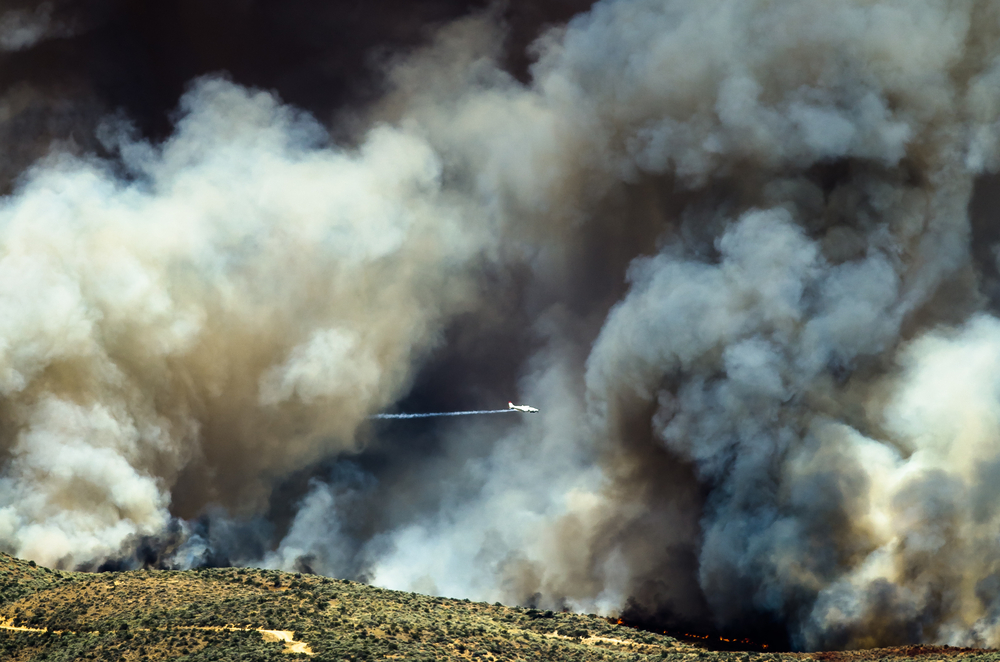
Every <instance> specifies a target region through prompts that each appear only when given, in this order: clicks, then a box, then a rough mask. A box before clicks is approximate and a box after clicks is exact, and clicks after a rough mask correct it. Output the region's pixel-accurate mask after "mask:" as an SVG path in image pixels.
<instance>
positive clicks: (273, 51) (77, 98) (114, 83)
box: [0, 0, 592, 190]
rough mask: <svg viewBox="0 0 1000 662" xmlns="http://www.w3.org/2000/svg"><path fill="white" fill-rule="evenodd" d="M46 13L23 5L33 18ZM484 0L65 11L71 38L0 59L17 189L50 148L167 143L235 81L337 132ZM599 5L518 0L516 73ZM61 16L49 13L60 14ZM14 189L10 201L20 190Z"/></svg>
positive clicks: (273, 1)
mask: <svg viewBox="0 0 1000 662" xmlns="http://www.w3.org/2000/svg"><path fill="white" fill-rule="evenodd" d="M41 4H42V3H38V2H32V3H20V4H19V5H10V4H8V7H14V6H17V7H20V8H21V10H22V11H25V12H29V13H35V12H37V11H38V7H39V5H41ZM488 4H489V3H487V2H485V1H481V0H477V1H475V2H468V1H465V0H420V1H416V2H414V1H410V0H366V1H365V2H358V1H322V0H212V2H204V1H202V0H167V1H164V2H148V1H146V0H88V1H84V2H76V3H72V4H71V3H65V2H64V3H57V4H55V6H54V8H53V9H52V11H51V18H50V23H51V25H53V26H55V27H56V28H57V30H56V32H59V33H61V34H63V35H65V36H56V37H51V38H47V39H43V40H41V41H39V42H38V43H37V44H35V45H34V46H32V47H29V48H25V49H23V50H18V51H14V52H3V51H0V91H2V94H3V97H4V99H6V100H7V104H6V106H7V108H8V109H9V110H8V112H6V113H4V114H3V116H2V117H0V146H2V148H3V150H4V153H5V158H4V160H3V165H2V167H0V176H2V179H3V180H4V181H5V182H7V183H8V184H9V182H10V179H11V178H12V177H13V176H15V175H16V174H17V173H18V172H19V171H20V170H21V169H23V168H24V167H25V166H26V165H28V164H29V163H30V162H31V161H33V160H34V159H35V158H37V156H38V155H39V154H41V153H44V151H45V150H46V149H48V145H49V144H50V142H51V140H53V139H55V140H60V141H69V142H70V145H71V147H73V146H75V147H77V148H79V149H80V150H81V151H89V150H93V149H97V148H98V146H97V144H96V142H95V141H94V139H93V135H92V130H93V127H94V126H95V125H96V123H97V122H98V121H99V120H100V118H101V117H103V116H106V115H107V114H108V113H113V112H121V113H124V114H125V115H126V116H127V117H128V118H129V119H130V120H131V121H132V122H134V123H135V124H136V125H137V126H138V127H139V129H140V131H141V132H142V133H143V134H145V135H147V136H149V137H152V138H154V139H155V138H162V137H163V136H165V135H167V134H168V133H169V131H170V126H171V124H170V114H171V112H172V110H173V109H174V108H175V106H176V103H177V100H178V98H179V97H180V95H181V94H182V93H183V91H184V89H185V87H186V86H187V85H188V84H189V82H190V81H191V80H192V79H194V78H196V77H198V76H200V75H204V74H208V73H217V72H226V73H227V74H228V75H229V76H230V77H231V78H232V79H233V80H234V81H236V82H238V83H241V84H244V85H247V86H254V87H260V88H264V89H267V90H272V91H276V92H277V93H278V94H279V95H280V96H281V98H282V99H283V100H284V101H286V102H288V103H292V104H294V105H296V106H299V107H301V108H305V109H307V110H309V111H310V112H312V113H314V114H315V115H316V116H317V117H318V118H319V119H320V120H321V121H323V122H326V123H328V124H329V123H330V122H331V120H332V118H333V117H334V116H335V115H336V114H337V113H339V112H342V111H343V110H344V109H345V107H358V106H360V105H363V104H365V103H368V102H371V101H372V100H374V99H376V98H377V97H378V96H379V94H380V92H381V86H380V80H381V77H380V73H379V72H380V69H381V67H380V63H381V62H384V61H385V60H386V58H388V57H389V56H391V55H393V54H398V53H400V52H405V51H406V50H407V49H410V48H413V47H415V46H419V45H420V44H422V43H424V42H425V41H426V40H427V38H428V37H429V36H430V35H431V34H432V33H433V30H434V28H435V27H436V26H438V25H441V24H443V23H445V22H448V21H450V20H453V19H455V18H457V17H460V16H463V15H466V14H468V13H470V12H474V11H480V10H483V9H484V8H485V7H486V6H487V5H488ZM590 4H592V3H591V0H545V1H543V2H538V1H528V0H514V1H512V2H509V3H508V4H507V5H506V7H505V8H504V9H501V10H500V11H501V13H502V14H503V15H504V17H505V19H506V22H507V25H508V27H509V36H508V43H507V57H506V60H507V64H508V67H509V68H510V70H511V71H513V72H514V73H515V74H516V75H518V76H519V77H521V78H522V79H525V78H527V76H528V66H529V64H530V59H529V56H528V55H527V53H526V47H527V45H528V44H530V42H531V41H532V40H533V39H534V38H535V37H536V36H537V35H538V34H539V33H540V31H542V30H543V29H544V28H545V27H546V26H548V25H551V24H554V23H560V22H563V21H565V20H567V19H568V18H569V17H571V16H572V15H573V14H575V13H577V12H579V11H581V10H584V9H586V8H587V7H589V6H590ZM50 6H51V5H50ZM8 190H9V189H8Z"/></svg>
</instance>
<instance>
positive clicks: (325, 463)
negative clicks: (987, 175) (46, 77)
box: [0, 0, 1000, 648]
mask: <svg viewBox="0 0 1000 662" xmlns="http://www.w3.org/2000/svg"><path fill="white" fill-rule="evenodd" d="M496 16H497V15H496V14H490V13H487V14H485V15H481V16H478V17H473V18H469V19H465V20H462V21H459V22H457V23H453V24H451V25H448V26H446V27H444V28H443V29H442V30H441V31H439V33H438V35H437V39H436V43H435V44H434V45H432V46H430V47H428V48H425V49H421V50H419V51H417V52H415V53H413V54H410V55H409V56H405V57H403V56H400V57H399V58H397V59H396V60H395V62H394V63H393V65H392V67H391V68H390V70H389V73H388V80H389V81H390V83H391V86H392V89H391V91H390V92H389V93H388V94H387V95H386V96H385V98H383V99H382V100H381V101H380V103H378V104H377V105H376V106H375V107H374V108H373V109H372V110H371V112H370V113H368V114H367V115H366V117H365V119H364V120H363V122H362V124H363V125H364V126H365V127H366V128H363V130H361V131H360V132H359V135H360V138H359V139H358V141H357V142H358V147H357V149H353V148H352V149H346V148H337V147H335V146H331V145H330V144H329V139H328V134H327V132H326V130H325V129H324V128H321V127H320V126H319V125H318V124H317V122H316V121H315V120H313V119H312V118H310V117H309V116H307V115H305V114H303V113H301V112H298V111H296V110H294V109H293V108H291V107H289V106H284V105H282V104H281V102H280V101H279V100H278V99H276V97H275V96H274V95H272V94H270V93H267V92H261V91H258V90H253V89H248V88H244V87H242V86H240V85H237V84H234V83H229V82H226V81H225V80H222V79H219V78H211V79H203V80H201V81H199V82H196V83H194V84H193V85H192V87H191V90H190V91H189V92H188V94H187V95H186V96H185V97H184V100H183V102H182V104H181V108H180V112H179V117H180V120H179V122H178V123H177V125H176V127H175V128H174V130H173V133H172V134H170V137H169V138H168V139H167V140H166V141H164V142H162V144H161V143H159V142H148V141H145V140H143V139H142V138H141V137H139V136H137V135H135V133H134V132H131V131H130V130H129V128H128V127H127V126H122V125H121V124H115V123H114V122H109V123H107V124H106V125H105V127H104V129H103V130H102V131H101V132H100V136H101V138H102V139H103V141H104V145H105V149H106V150H108V151H109V152H114V153H116V154H117V155H118V156H117V160H116V161H114V162H108V161H104V162H102V161H97V160H95V159H93V158H90V157H87V158H72V157H69V156H65V155H61V154H60V153H56V154H54V155H53V156H51V157H50V158H49V159H47V160H44V161H41V162H39V163H38V164H37V165H36V166H35V167H34V168H33V170H32V171H30V172H29V173H27V174H26V175H25V177H24V178H23V182H22V184H21V186H20V188H19V189H18V190H17V192H16V193H15V194H13V195H11V196H9V197H8V198H7V199H5V201H4V205H3V207H2V209H0V271H3V272H4V273H6V274H8V275H7V276H6V277H5V278H4V279H3V280H2V281H0V282H2V283H4V285H3V288H4V290H3V291H2V292H0V295H2V296H0V307H2V309H3V311H4V312H3V314H2V315H0V319H2V320H3V322H2V325H3V326H2V327H0V338H2V340H3V344H2V348H3V354H2V356H3V363H2V370H0V393H2V394H3V403H2V411H0V415H2V417H3V421H4V423H5V425H4V428H3V429H4V433H3V438H2V446H3V449H4V453H5V454H6V456H5V459H4V465H3V479H2V483H0V505H2V506H3V509H2V511H0V540H2V541H3V544H4V545H5V548H6V549H8V550H10V551H13V552H16V553H18V554H20V555H24V556H29V557H32V558H36V559H38V560H40V561H43V562H46V563H58V564H63V565H74V564H80V563H84V564H86V563H92V562H100V561H101V560H102V559H106V558H112V557H115V556H116V555H117V554H119V553H122V552H123V551H124V552H126V553H127V552H128V551H129V550H130V548H132V547H135V546H136V544H137V543H136V542H135V541H136V540H137V539H139V538H142V537H143V536H146V537H152V538H153V539H156V538H158V537H166V536H167V534H170V535H174V533H171V532H175V531H176V527H177V526H178V525H177V522H178V520H180V521H181V522H184V524H183V525H182V526H181V529H182V530H183V531H187V529H185V528H184V527H185V526H187V524H186V522H187V521H189V520H191V519H192V518H195V517H197V516H199V515H201V516H206V513H207V514H208V516H210V518H211V517H214V518H216V519H215V520H213V521H215V522H218V523H219V524H218V525H217V526H215V527H214V529H213V531H214V533H206V534H205V535H204V536H202V535H201V534H200V533H199V534H197V535H192V536H190V537H189V538H188V543H189V544H188V545H187V546H186V547H184V546H183V545H182V548H181V551H180V552H178V554H177V556H176V558H175V562H176V563H178V564H182V565H183V564H187V563H198V562H200V561H199V559H204V558H205V556H204V554H207V550H208V548H209V547H211V546H213V545H214V546H217V547H220V548H221V547H226V546H228V547H229V549H224V550H222V551H223V552H225V554H224V555H226V556H228V557H229V558H237V559H240V560H241V562H263V563H266V564H268V565H272V566H275V567H283V568H289V569H293V568H302V567H305V566H308V568H309V569H312V570H314V571H317V572H324V573H330V574H340V575H349V576H354V577H364V578H368V579H370V580H371V581H373V582H375V583H379V584H382V585H386V586H390V587H392V588H400V589H409V590H423V591H428V592H439V593H445V594H449V595H454V596H468V597H474V598H479V599H488V600H490V601H493V600H505V601H509V602H519V603H522V604H529V603H530V604H537V605H547V606H551V607H561V606H569V607H572V608H575V609H581V610H588V611H590V610H600V611H602V612H606V613H614V612H616V611H618V610H619V609H622V608H624V607H627V608H628V609H630V610H631V612H632V613H634V614H636V615H638V616H641V617H643V618H650V619H657V622H661V623H664V624H684V625H692V624H693V625H696V626H700V627H703V628H707V629H712V628H717V629H721V630H723V631H726V632H730V631H737V632H738V631H741V630H742V631H752V630H754V629H758V628H761V627H766V628H772V629H777V630H781V631H785V632H787V633H788V634H789V636H790V637H791V640H792V643H793V644H794V645H795V646H797V647H801V648H820V647H837V646H859V645H868V644H876V643H878V644H889V643H899V642H909V641H934V642H947V643H953V644H957V643H978V644H991V645H996V644H997V642H998V639H1000V635H998V634H997V632H998V631H997V620H996V619H997V615H998V613H1000V612H998V606H997V605H998V602H997V601H998V600H1000V597H998V595H1000V591H998V589H997V581H998V580H997V579H996V572H997V543H996V540H995V536H994V535H993V533H992V532H993V531H995V529H996V524H997V513H996V511H995V508H994V506H993V503H994V501H995V498H994V495H995V492H994V490H993V489H992V488H991V485H993V484H994V483H995V481H994V480H993V474H994V473H995V467H994V465H995V464H996V462H997V457H998V452H997V451H998V447H997V438H996V433H997V429H998V423H997V421H998V420H1000V418H998V412H1000V406H998V397H1000V396H998V393H997V388H996V384H995V383H994V381H995V380H994V378H993V375H994V374H996V371H995V370H994V369H993V368H994V366H995V365H996V356H995V354H996V352H995V348H996V347H997V343H998V342H1000V333H998V331H997V328H998V323H997V321H996V318H995V316H994V315H993V314H992V312H993V311H992V310H991V308H990V305H989V303H988V300H987V299H986V298H985V297H983V296H981V295H980V292H979V291H978V282H977V278H978V271H977V270H978V269H980V268H981V265H977V264H975V263H974V262H973V260H972V258H971V256H970V250H969V222H968V214H967V208H968V204H969V200H970V195H971V193H972V191H973V186H974V180H975V178H976V177H977V176H978V175H979V174H981V173H983V172H988V171H992V170H995V169H996V168H997V167H998V166H1000V162H998V160H997V159H998V151H997V146H998V140H1000V134H998V127H1000V93H998V90H1000V86H998V81H1000V52H998V50H997V44H998V43H1000V41H998V39H997V38H998V36H1000V34H998V33H1000V10H998V9H997V8H995V6H994V5H993V4H992V3H989V2H979V3H976V2H968V3H963V4H956V3H947V2H933V1H926V2H919V3H916V2H902V1H898V2H890V1H883V2H875V1H867V2H866V1H862V0H837V1H834V2H823V3H819V2H815V3H813V2H806V3H803V2H790V1H789V2H764V1H759V2H753V1H751V2H746V1H740V2H737V1H735V0H733V1H724V0H719V1H716V2H694V1H685V0H673V1H670V2H652V1H647V0H618V1H605V2H601V3H598V4H597V5H595V6H594V7H593V8H592V9H591V10H590V11H589V12H588V13H586V14H581V15H580V16H578V17H577V18H575V19H574V20H573V21H571V22H570V23H569V24H568V25H567V26H565V27H562V28H556V29H554V30H552V31H550V32H548V33H547V34H546V35H545V36H543V38H542V39H541V40H539V41H538V42H537V43H536V44H535V46H534V49H535V52H536V53H537V55H538V61H537V63H536V64H535V65H534V67H533V69H532V72H531V74H532V76H531V79H530V80H529V81H528V82H523V81H521V80H519V79H518V78H517V77H515V76H512V75H511V74H510V73H509V72H507V71H505V70H504V69H503V68H502V67H501V66H500V65H499V63H500V62H502V61H503V60H504V59H505V58H504V49H503V37H502V32H501V31H500V30H499V29H498V27H497V25H496V20H495V19H496ZM334 128H336V127H334ZM988 253H989V252H988V251H982V250H979V251H977V254H979V255H982V254H988ZM525 329H528V330H527V331H525ZM518 334H528V335H529V336H530V338H531V343H528V344H529V345H530V346H533V347H535V348H537V349H536V351H534V353H533V354H532V355H531V356H530V357H529V358H527V359H526V360H524V361H522V360H520V357H516V356H515V357H513V358H512V355H511V354H510V353H509V352H506V351H502V349H503V348H499V349H497V348H495V347H494V348H493V349H494V351H493V352H492V357H491V358H489V359H481V360H482V362H483V363H484V364H485V365H487V366H489V367H491V368H492V370H491V371H488V372H489V374H491V375H493V374H499V375H501V376H502V378H503V380H504V381H505V382H507V383H513V382H516V383H518V385H519V388H520V391H521V392H522V393H523V394H524V397H525V399H526V400H528V401H531V402H532V403H534V404H537V405H538V406H539V407H540V408H541V410H542V412H541V413H540V414H539V416H537V417H532V418H531V419H528V420H518V421H517V422H518V423H520V424H519V425H513V426H511V425H509V423H510V422H511V421H513V420H514V419H513V417H508V418H506V419H503V420H497V419H498V418H502V417H487V419H488V420H472V419H469V420H466V419H461V420H460V421H450V422H449V423H447V424H445V423H442V424H438V425H436V426H435V427H432V428H430V429H429V430H430V431H429V432H427V430H426V429H425V431H424V433H423V434H427V435H429V436H431V437H432V438H433V439H434V440H435V441H434V443H424V440H423V439H422V438H417V437H416V436H415V435H413V434H411V433H408V432H400V431H399V430H398V429H395V428H394V429H391V430H388V431H385V432H379V431H378V430H376V431H375V432H374V433H372V432H371V429H370V428H369V424H367V423H366V422H365V421H366V417H367V416H368V415H370V414H372V413H374V412H376V411H379V410H381V409H383V408H385V407H387V406H390V405H392V404H393V403H395V402H397V401H398V400H399V399H400V398H402V397H404V396H405V395H407V393H408V392H409V390H410V388H411V386H414V390H415V391H416V392H417V393H416V395H418V396H419V395H421V393H420V390H421V388H422V387H421V383H422V382H421V381H420V380H421V374H422V372H421V370H420V368H421V366H424V365H427V366H430V367H429V368H428V369H432V368H433V367H434V365H435V361H443V362H444V364H445V365H448V363H447V358H448V357H449V356H456V355H458V354H460V352H461V351H462V350H460V349H459V345H462V346H466V345H472V346H475V345H477V344H487V343H485V341H486V340H488V339H496V338H498V337H504V336H508V335H509V336H512V337H513V336H517V335H518ZM454 337H457V338H459V339H460V340H462V343H464V345H463V344H462V343H454V344H448V343H446V342H445V339H450V338H454ZM477 341H478V342H477ZM477 356H478V355H477ZM441 357H444V358H443V359H442V358H441ZM457 364H458V365H461V361H459V362H458V363H457ZM445 376H446V377H447V379H445V380H442V381H444V382H446V383H447V386H446V390H447V392H448V393H449V394H460V393H463V392H465V391H468V390H479V391H480V392H487V391H488V390H489V385H488V384H486V385H484V384H483V383H482V382H483V380H482V379H481V378H479V377H477V376H476V375H472V374H464V373H462V374H459V373H456V372H451V373H448V374H446V375H445ZM490 395H496V394H493V393H491V394H490ZM411 397H413V396H412V395H411ZM500 397H504V395H500ZM407 424H409V423H407ZM372 434H374V435H375V437H372ZM362 442H368V446H366V447H364V448H361V445H362ZM414 448H418V449H423V452H422V453H421V452H416V451H414V450H412V449H414ZM348 457H350V458H352V459H354V460H356V463H354V464H352V463H348V462H346V461H343V460H344V459H345V458H348ZM286 481H289V482H295V483H297V484H299V488H298V490H297V491H293V492H292V494H293V495H294V497H293V498H291V499H288V500H287V502H284V503H283V505H284V506H285V507H291V508H292V509H293V510H294V514H293V515H291V516H290V517H289V521H288V522H284V524H283V523H282V522H280V521H279V520H280V518H279V517H278V516H276V515H274V510H275V500H276V499H278V498H279V496H276V495H281V494H283V491H282V490H283V489H284V488H285V482H286ZM290 504H291V505H290ZM212 513H221V514H218V515H213V514H212ZM268 518H272V519H273V520H274V521H273V522H270V523H271V524H272V525H274V526H276V527H277V529H278V533H277V535H278V536H280V537H281V540H270V541H267V544H266V545H263V546H264V547H268V548H269V549H268V551H266V552H264V553H263V554H260V555H259V557H258V558H252V557H251V556H250V554H251V552H248V551H246V549H243V551H242V553H240V547H241V546H243V547H248V546H249V547H252V548H253V550H254V552H253V553H256V552H257V546H259V545H257V544H256V543H255V544H254V545H248V544H247V543H246V542H245V540H246V539H247V538H246V537H244V536H241V535H237V534H236V533H233V532H234V531H237V529H238V527H239V522H241V521H247V522H257V521H258V520H260V519H268ZM261 528H262V529H264V528H267V527H264V526H262V527H261ZM220 530H221V531H222V533H219V531H220ZM213 536H214V537H213ZM181 537H183V533H182V536H181ZM265 537H266V536H265Z"/></svg>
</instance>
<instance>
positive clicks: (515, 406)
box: [507, 402, 538, 414]
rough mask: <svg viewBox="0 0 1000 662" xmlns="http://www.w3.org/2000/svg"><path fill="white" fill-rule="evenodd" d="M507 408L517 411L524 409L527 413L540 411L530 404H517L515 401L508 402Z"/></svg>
mask: <svg viewBox="0 0 1000 662" xmlns="http://www.w3.org/2000/svg"><path fill="white" fill-rule="evenodd" d="M507 409H516V410H517V411H523V412H524V413H525V414H537V413H538V410H537V409H535V408H534V407H529V406H528V405H515V404H514V403H513V402H508V403H507Z"/></svg>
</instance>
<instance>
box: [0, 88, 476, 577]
mask: <svg viewBox="0 0 1000 662" xmlns="http://www.w3.org/2000/svg"><path fill="white" fill-rule="evenodd" d="M184 111H185V116H184V118H183V119H182V120H181V122H180V123H179V125H178V127H177V131H176V133H175V135H174V136H173V137H172V138H171V139H170V140H169V141H167V142H166V143H165V144H164V145H162V146H160V147H153V146H150V145H147V144H143V143H141V142H135V141H129V140H128V139H127V138H124V137H123V136H124V135H125V133H124V132H122V131H109V136H117V137H118V139H119V140H120V148H121V152H122V156H123V160H124V163H125V164H126V166H127V168H128V169H129V178H128V179H124V180H123V179H121V178H119V177H117V176H115V175H114V174H113V173H112V172H111V171H110V170H109V169H107V168H106V167H105V166H104V165H103V164H100V163H97V162H88V161H81V160H73V159H61V158H59V157H58V156H56V157H53V158H52V159H51V160H50V161H49V162H45V163H42V164H40V165H39V167H37V168H36V169H35V170H33V171H32V172H31V173H30V174H29V176H28V179H27V182H26V183H25V184H24V186H23V187H22V188H21V190H20V191H19V192H18V194H17V195H16V196H13V197H11V198H10V199H8V200H6V201H5V203H4V205H3V208H2V209H0V251H2V255H0V274H2V285H0V320H2V321H0V328H2V333H0V335H2V344H0V352H2V369H0V392H2V394H3V416H4V422H5V425H4V433H3V447H4V453H5V456H6V460H5V465H4V477H3V480H2V486H0V502H2V510H0V513H2V514H0V522H2V524H0V527H2V534H0V538H2V540H3V542H4V547H5V548H6V549H7V550H9V551H12V552H15V553H17V554H19V555H22V556H27V557H30V558H34V559H37V560H39V561H41V562H44V563H47V564H59V565H74V564H76V563H80V562H85V561H90V560H93V559H100V558H102V557H106V556H108V555H113V554H116V553H117V552H118V551H119V548H120V546H121V545H122V544H123V542H125V541H126V540H127V539H128V538H129V537H130V536H134V535H136V534H155V533H158V532H159V531H161V530H162V529H163V528H164V526H165V524H166V522H167V520H168V517H169V516H168V507H169V506H171V505H172V506H173V507H174V508H175V509H177V510H178V512H179V513H180V514H185V512H184V511H185V510H187V511H188V513H190V514H197V512H199V511H200V510H201V509H202V508H203V507H204V506H205V505H206V504H207V503H213V502H215V503H222V504H224V505H226V506H229V507H230V508H234V509H235V510H237V511H238V512H239V511H240V510H242V511H243V512H245V513H252V512H255V510H256V509H258V508H259V507H260V506H261V504H262V503H265V502H266V499H267V492H268V489H269V487H268V486H269V482H270V480H271V477H273V476H282V475H285V474H287V473H288V472H289V471H290V470H294V469H297V468H301V467H302V466H305V465H308V464H309V463H311V462H313V461H315V460H316V459H318V458H321V457H324V456H325V455H326V454H328V453H332V452H338V451H342V450H345V449H350V448H352V447H353V445H354V443H355V442H354V440H353V431H354V429H355V427H356V426H357V425H358V424H359V422H361V421H362V420H363V419H364V417H365V416H366V415H367V414H368V413H369V412H370V411H371V410H373V409H378V408H380V407H383V406H385V405H386V404H388V403H389V402H391V401H392V399H393V398H394V397H396V396H398V395H399V393H400V392H401V389H403V388H404V387H405V386H406V383H407V379H408V378H409V375H410V366H411V364H412V363H413V362H414V361H416V360H417V359H418V358H419V357H420V356H421V355H422V354H423V353H424V352H425V351H426V350H427V349H428V348H429V347H431V346H433V344H434V343H435V342H436V340H437V335H436V334H437V332H438V329H439V326H440V318H441V317H442V316H443V315H445V314H447V313H449V312H454V311H456V310H460V309H462V307H463V306H464V305H465V303H464V302H465V301H466V300H467V298H468V296H469V293H470V291H471V290H470V285H471V283H472V280H471V279H470V278H469V277H468V273H469V266H470V264H471V263H472V262H473V261H474V260H475V257H476V251H477V250H478V247H479V246H480V245H481V244H482V241H481V238H480V237H475V236H474V235H473V234H471V233H468V232H466V230H465V229H464V228H463V224H462V219H461V216H460V214H459V213H458V211H457V210H456V209H455V208H453V207H452V206H450V205H449V204H447V203H446V202H445V201H442V200H441V199H439V195H440V165H439V163H438V160H437V158H436V157H435V155H434V153H433V152H432V150H431V149H430V148H429V147H428V146H427V144H426V143H425V142H424V141H422V140H421V139H420V138H418V137H416V136H414V135H412V134H411V133H407V132H406V131H403V130H397V129H391V128H383V129H376V130H373V131H372V132H371V133H370V134H369V136H368V138H367V140H366V141H365V143H364V144H363V145H362V146H361V147H360V148H359V149H358V150H357V151H356V152H351V153H348V152H343V151H339V150H334V149H326V148H322V147H320V146H318V145H317V142H316V141H317V140H321V139H322V137H323V132H322V130H321V129H320V128H319V127H318V126H317V125H316V124H315V123H314V122H313V121H312V120H310V119H309V118H307V117H302V116H298V115H296V114H295V113H294V112H292V111H290V110H289V109H287V108H284V107H282V106H280V105H279V104H278V103H277V102H276V101H275V99H274V98H272V97H271V96H270V95H268V94H265V93H250V92H247V91H246V90H243V89H241V88H239V87H237V86H235V85H232V84H230V83H226V82H223V81H219V80H206V81H202V82H200V83H198V84H197V85H196V86H195V87H194V88H193V90H192V91H191V92H190V93H189V94H188V95H187V96H186V97H185V99H184ZM172 491H174V494H173V496H171V492H172ZM171 502H173V503H171Z"/></svg>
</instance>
